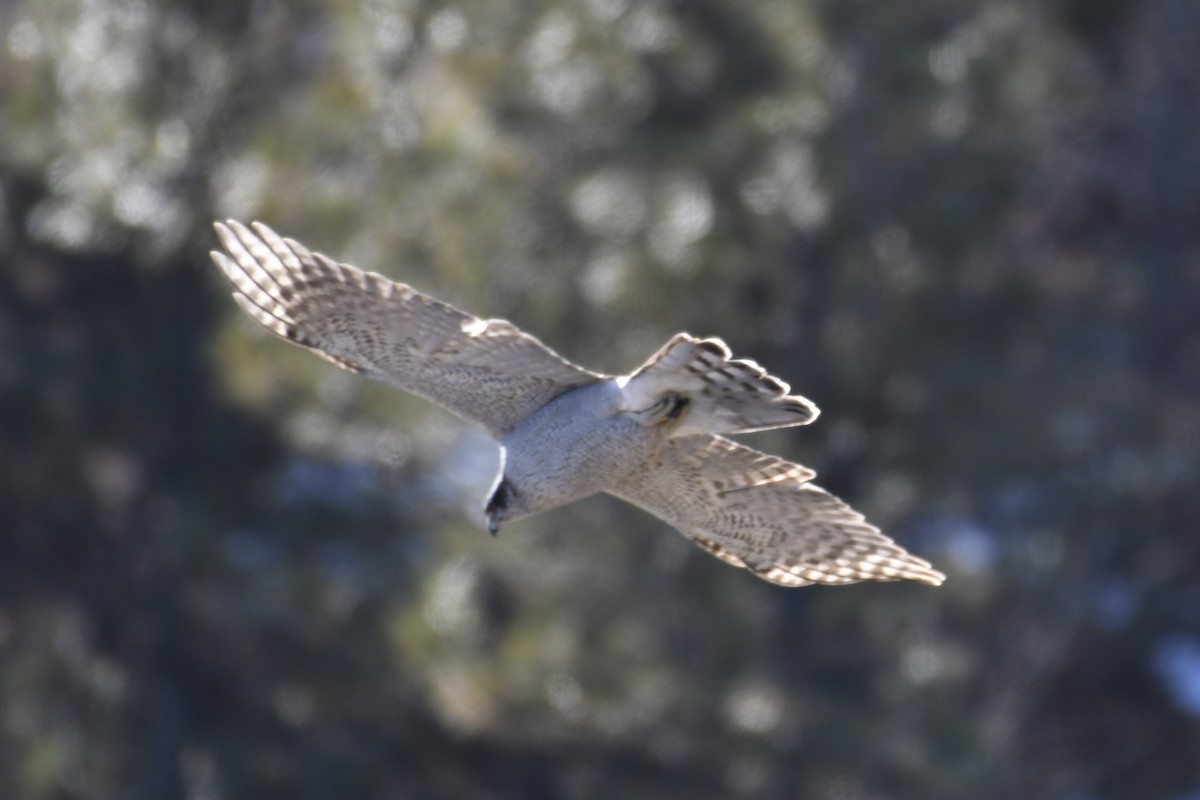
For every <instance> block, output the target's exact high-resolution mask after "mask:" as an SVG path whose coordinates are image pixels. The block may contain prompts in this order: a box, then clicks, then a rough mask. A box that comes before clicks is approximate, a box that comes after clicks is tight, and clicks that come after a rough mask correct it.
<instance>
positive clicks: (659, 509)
mask: <svg viewBox="0 0 1200 800" xmlns="http://www.w3.org/2000/svg"><path fill="white" fill-rule="evenodd" d="M814 474H815V473H813V472H812V470H809V469H807V468H805V467H802V466H800V465H799V464H793V463H791V462H789V461H784V460H783V459H781V458H776V457H775V456H770V455H766V454H765V453H760V452H758V451H756V450H751V449H750V448H748V447H743V446H741V445H739V444H735V443H733V442H731V441H729V440H728V439H724V438H722V437H720V436H705V435H701V436H688V437H684V438H675V439H667V440H666V442H665V443H664V444H663V448H662V451H661V452H660V455H659V458H658V459H657V460H651V461H650V462H648V463H647V464H646V465H645V466H644V467H643V468H642V469H640V470H635V471H634V473H633V474H632V475H630V476H628V477H627V478H625V479H624V480H622V481H621V483H620V484H618V485H617V486H616V487H614V488H612V489H610V490H609V491H610V493H611V494H614V495H616V496H617V497H620V498H621V499H623V500H627V501H628V502H630V503H633V504H634V505H636V506H639V507H641V508H643V509H645V510H646V511H649V512H650V513H651V514H654V515H655V516H657V517H660V518H662V519H663V520H665V521H667V522H669V523H670V524H671V525H674V526H675V527H676V528H678V529H679V530H680V531H681V532H682V533H683V534H684V535H685V536H687V537H688V538H690V539H691V540H693V541H694V542H696V544H698V545H700V546H701V547H702V548H704V549H705V550H707V551H708V552H710V553H712V554H713V555H715V556H716V557H717V558H720V559H722V560H723V561H726V562H728V563H730V564H733V565H734V566H736V567H745V568H747V569H749V570H750V571H751V572H753V573H754V574H756V575H758V576H759V577H760V578H764V579H765V580H768V581H771V582H772V583H778V584H780V585H782V586H804V585H806V584H810V583H830V584H843V583H856V582H858V581H865V580H875V581H891V580H900V579H908V580H914V581H922V582H924V583H930V584H933V585H935V586H936V585H938V584H940V583H941V582H942V581H943V580H944V579H945V576H944V575H942V574H941V573H940V572H938V571H937V570H935V569H933V568H932V567H931V566H930V564H929V562H927V561H925V560H923V559H920V558H917V557H916V556H914V555H911V554H910V553H908V552H907V551H906V550H905V549H904V548H902V547H900V546H899V545H897V544H896V543H895V542H893V541H892V540H891V539H889V538H888V537H886V536H884V535H883V534H882V533H880V531H879V529H878V528H876V527H874V526H872V525H870V524H868V523H867V522H866V521H865V520H864V519H863V517H862V515H861V514H859V513H858V512H856V511H854V509H852V508H850V507H849V506H848V505H846V504H845V503H843V502H842V501H841V500H839V499H837V498H836V497H834V496H833V495H831V494H829V493H828V492H826V491H825V490H824V489H821V488H819V487H817V486H813V485H812V484H811V483H809V482H808V481H809V480H811V479H812V477H813V476H814Z"/></svg>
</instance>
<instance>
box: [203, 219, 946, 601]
mask: <svg viewBox="0 0 1200 800" xmlns="http://www.w3.org/2000/svg"><path fill="white" fill-rule="evenodd" d="M216 230H217V235H218V237H219V238H220V240H221V244H222V246H223V247H224V248H225V252H224V253H222V252H217V251H214V252H213V253H212V257H213V260H214V261H215V262H216V264H217V266H218V267H220V269H221V271H222V272H223V273H224V274H225V276H226V277H227V278H228V279H229V280H230V282H231V283H232V284H233V286H234V289H235V290H236V291H235V292H234V299H235V300H237V302H238V305H240V306H241V308H242V309H243V310H244V311H245V312H246V313H247V314H249V315H250V316H251V317H253V318H254V319H255V320H257V321H258V322H259V323H261V324H262V325H263V326H264V327H266V328H267V329H269V330H271V331H273V332H274V333H276V334H278V335H280V336H282V337H284V338H285V339H288V340H289V341H292V342H295V343H296V344H300V345H303V346H305V347H308V348H310V349H312V350H313V351H315V352H316V353H317V354H318V355H320V356H322V357H324V358H327V359H329V360H330V361H332V362H333V363H335V364H337V365H338V366H341V367H344V368H346V369H349V370H351V371H354V372H359V373H362V374H364V375H369V376H371V377H374V378H378V379H380V380H384V381H387V382H389V383H392V384H395V385H396V386H399V387H400V388H403V389H406V390H408V391H410V392H412V393H414V394H417V395H420V396H422V397H425V398H427V399H429V400H432V401H433V402H435V403H437V404H438V405H441V406H443V407H445V408H447V409H449V410H450V411H453V412H454V413H456V414H458V415H459V416H461V417H463V418H465V419H468V420H471V421H473V422H477V423H479V424H481V425H483V427H484V428H486V429H487V430H488V431H489V432H490V433H491V434H492V435H493V436H494V437H495V438H496V439H497V440H498V441H499V442H500V444H501V468H500V474H499V475H498V476H497V478H496V483H495V485H494V486H493V488H492V492H491V494H490V496H489V498H488V501H487V505H486V508H485V511H486V513H487V516H488V525H489V529H491V530H492V531H493V533H494V532H495V530H496V529H497V527H498V526H499V524H500V523H501V522H505V521H510V520H515V519H520V518H522V517H526V516H529V515H531V514H536V513H538V512H541V511H546V510H549V509H552V508H556V507H558V506H561V505H564V504H566V503H570V502H573V501H575V500H578V499H581V498H583V497H587V496H588V495H591V494H595V493H597V492H608V493H610V494H613V495H615V496H617V497H620V498H622V499H624V500H627V501H628V502H630V503H633V504H634V505H637V506H639V507H641V508H643V509H645V510H647V511H649V512H650V513H652V514H654V515H655V516H658V517H660V518H662V519H663V520H665V521H667V522H668V523H670V524H671V525H674V526H675V527H677V528H678V529H679V530H680V531H681V532H682V533H683V534H684V535H685V536H687V537H689V538H690V539H692V540H693V541H695V542H696V543H697V544H698V545H699V546H700V547H702V548H704V549H705V550H707V551H708V552H710V553H712V554H713V555H715V556H717V557H718V558H720V559H722V560H724V561H726V562H728V563H730V564H733V565H735V566H739V567H745V568H747V569H749V570H750V571H752V572H753V573H754V574H756V575H758V576H759V577H761V578H764V579H765V580H768V581H771V582H772V583H776V584H780V585H783V586H802V585H805V584H810V583H827V584H844V583H854V582H856V581H862V580H883V581H886V580H898V579H909V580H916V581H922V582H924V583H930V584H934V585H937V584H940V583H941V582H942V580H943V577H944V576H943V575H942V574H941V573H940V572H938V571H936V570H934V569H933V568H932V567H931V566H930V565H929V563H928V562H926V561H925V560H923V559H920V558H917V557H916V556H913V555H911V554H909V553H908V552H906V551H905V550H904V549H903V548H901V547H900V546H899V545H897V544H895V543H894V542H893V541H892V540H891V539H889V538H887V537H886V536H884V535H883V534H882V533H880V531H879V530H878V529H877V528H875V527H873V526H872V525H870V524H868V523H867V522H866V521H865V520H864V519H863V518H862V516H861V515H859V514H858V513H857V512H855V511H854V510H853V509H851V508H850V507H849V506H847V505H846V504H845V503H843V502H842V501H841V500H838V499H837V498H836V497H834V496H833V495H831V494H829V493H828V492H826V491H824V490H823V489H820V488H818V487H816V486H814V485H812V484H811V483H810V482H809V481H810V480H811V479H812V478H813V476H814V473H813V472H812V471H811V470H809V469H806V468H805V467H802V466H800V465H798V464H793V463H790V462H788V461H784V460H783V459H780V458H776V457H775V456H771V455H766V454H764V453H759V452H757V451H755V450H752V449H750V448H748V447H743V446H742V445H739V444H735V443H734V442H731V441H729V440H728V439H725V438H723V437H721V436H719V435H717V434H721V433H746V432H750V431H756V430H767V429H770V428H779V427H786V426H790V425H803V424H807V423H809V422H811V421H812V420H813V419H815V418H816V416H817V413H818V412H817V409H816V407H815V406H814V405H813V404H812V403H810V402H809V401H808V400H806V399H804V398H803V397H799V396H796V395H790V394H789V391H790V390H789V388H788V386H787V384H786V383H784V382H783V381H781V380H779V379H778V378H775V377H773V376H771V375H769V374H768V373H767V372H766V371H765V370H764V369H763V368H762V367H760V366H759V365H758V364H755V363H754V362H753V361H745V360H738V359H734V358H733V357H732V355H731V353H730V352H729V349H728V348H727V347H726V346H725V344H724V343H723V342H721V341H720V340H719V339H697V338H694V337H692V336H689V335H688V334H686V333H681V334H678V335H676V336H675V337H673V338H672V339H671V341H669V342H668V343H667V344H666V345H665V346H664V347H663V348H662V349H661V350H659V351H658V352H657V353H655V354H654V356H652V357H651V358H650V359H649V360H648V361H647V362H646V363H645V364H644V365H643V366H642V367H640V368H639V369H638V370H636V371H635V372H633V373H631V374H630V375H627V376H620V377H615V376H608V375H601V374H599V373H595V372H591V371H590V370H586V369H583V368H582V367H579V366H576V365H575V364H572V363H570V362H569V361H567V360H566V359H564V358H562V357H561V356H559V355H558V354H557V353H555V352H554V351H552V350H551V349H550V348H548V347H546V346H545V345H544V344H542V343H541V342H540V341H538V340H537V339H536V338H534V337H533V336H530V335H529V334H527V333H523V332H522V331H520V330H519V329H517V328H516V327H515V326H514V325H512V324H511V323H509V322H506V321H504V320H495V319H493V320H484V319H481V318H479V317H475V316H473V315H471V314H467V313H465V312H463V311H460V310H458V309H457V308H454V307H453V306H451V305H448V304H446V303H443V302H440V301H438V300H435V299H433V298H432V297H429V296H427V295H424V294H421V293H420V292H417V291H416V290H414V289H413V288H411V287H409V286H407V285H405V284H402V283H396V282H394V281H391V280H389V279H387V278H385V277H383V276H381V275H377V274H375V273H370V272H364V271H362V270H360V269H358V268H357V267H352V266H350V265H348V264H339V263H336V262H334V261H332V260H331V259H329V258H327V257H326V256H324V255H321V254H320V253H314V252H312V251H310V250H308V248H306V247H304V246H303V245H302V244H300V243H298V242H296V241H294V240H292V239H284V238H281V237H280V236H278V235H277V234H276V233H275V232H274V231H272V230H271V229H270V228H268V227H267V226H266V225H263V224H261V223H257V222H256V223H254V224H253V226H252V227H250V228H248V227H246V226H244V225H242V224H241V223H238V222H235V221H232V220H230V221H228V222H226V223H219V222H218V223H217V224H216Z"/></svg>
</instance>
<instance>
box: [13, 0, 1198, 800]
mask: <svg viewBox="0 0 1200 800" xmlns="http://www.w3.org/2000/svg"><path fill="white" fill-rule="evenodd" d="M1198 37H1200V7H1197V6H1196V5H1195V4H1194V3H1192V2H1190V1H1189V0H1140V1H1134V2H1119V0H1103V1H1102V2H1097V1H1096V0H1049V2H1045V1H1042V0H1038V1H1036V2H1035V0H960V1H959V2H954V3H948V2H939V1H938V0H909V1H908V2H904V3H866V2H861V0H754V1H753V2H745V1H744V0H673V1H671V2H667V1H666V0H661V1H660V0H557V1H555V2H551V1H550V0H531V2H524V3H497V2H493V1H491V0H462V2H458V3H453V4H450V3H436V2H431V1H429V0H425V1H424V2H422V1H419V0H409V1H407V2H406V1H405V0H363V2H360V3H351V2H343V1H342V0H326V2H317V0H306V1H305V2H299V3H290V4H284V3H277V4H270V3H253V4H244V3H232V2H210V3H185V2H162V3H150V2H145V0H36V2H35V1H34V0H13V1H12V2H10V3H8V4H6V5H4V6H3V7H0V796H3V797H20V798H29V800H40V799H41V798H118V797H120V798H126V797H138V798H167V797H188V798H197V799H199V798H227V797H228V798H233V797H255V798H274V797H279V798H284V797H287V798H293V797H322V798H324V797H334V796H337V797H342V796H345V797H378V798H384V797H389V798H390V797H395V798H411V797H430V798H433V797H454V798H494V797H512V798H552V797H553V798H559V797H563V798H612V797H621V798H638V797H646V798H695V797H710V796H711V797H734V796H736V797H748V798H794V797H803V798H815V799H817V800H868V799H875V798H962V797H975V798H1011V797H1029V798H1042V797H1044V798H1064V797H1069V798H1081V799H1082V798H1105V799H1106V800H1107V799H1108V798H1113V799H1114V800H1116V799H1118V798H1119V799H1122V800H1123V799H1124V798H1131V797H1137V798H1179V800H1184V798H1193V797H1195V796H1196V795H1197V793H1200V722H1198V718H1200V613H1197V609H1198V608H1200V544H1198V542H1200V537H1198V536H1197V531H1198V529H1200V504H1198V503H1197V501H1196V497H1197V490H1198V489H1200V486H1198V485H1197V483H1198V482H1197V453H1198V452H1200V300H1198V298H1200V268H1198V266H1197V265H1198V264H1200V225H1198V223H1200V164H1198V163H1197V162H1198V161H1200V61H1198V60H1197V56H1196V52H1197V51H1196V47H1195V45H1196V42H1197V40H1198ZM228 216H233V217H238V218H243V219H250V218H259V219H263V220H265V221H267V222H269V223H270V224H271V225H272V226H273V227H275V228H276V229H278V230H280V231H281V232H284V233H285V234H288V235H293V236H295V237H297V238H300V239H302V240H303V241H305V242H306V243H308V244H310V245H311V246H313V247H318V248H320V249H322V250H324V251H325V252H327V253H330V254H331V255H335V256H337V257H338V258H341V259H344V260H347V261H351V262H354V263H357V264H359V265H361V266H364V267H367V268H370V269H375V270H379V271H382V272H384V273H386V274H388V275H390V276H392V277H395V278H398V279H401V280H405V281H408V282H411V283H413V284H414V285H416V286H418V287H419V288H422V289H425V290H428V291H430V292H433V293H435V294H437V295H439V296H442V297H445V298H447V299H449V300H452V301H453V302H456V303H458V304H460V305H462V306H464V307H466V308H468V309H470V310H472V311H475V312H477V313H482V314H486V315H492V316H500V317H506V318H510V319H513V320H514V321H516V322H517V323H518V324H520V325H521V326H523V327H525V328H526V329H528V330H530V331H532V332H534V333H535V334H537V335H539V336H542V337H543V338H545V339H546V340H547V341H549V342H551V343H552V344H553V345H554V346H555V347H556V348H557V349H559V350H560V351H562V352H563V353H564V354H566V355H568V356H569V357H573V358H575V359H577V360H579V361H581V362H583V363H585V364H587V365H589V366H593V367H595V368H598V369H603V370H607V371H612V372H617V371H627V370H629V369H631V368H633V367H634V366H636V365H637V364H638V363H639V362H640V361H641V360H642V359H643V358H645V357H646V356H647V355H648V354H649V353H651V352H652V351H653V350H654V349H656V348H657V347H658V346H659V345H660V344H661V342H662V341H664V340H665V339H666V338H667V337H668V336H669V335H670V334H671V333H673V332H675V331H676V330H680V329H687V330H690V331H692V332H693V333H697V334H715V335H720V336H723V337H724V338H726V340H727V341H728V342H729V343H730V345H731V346H732V347H733V348H734V350H735V352H737V353H739V354H741V355H745V356H749V357H753V358H755V359H757V360H759V361H761V362H762V363H764V364H767V365H769V366H770V367H771V368H772V370H773V371H774V372H775V373H777V374H779V375H781V376H782V377H784V378H785V379H787V380H789V381H791V382H792V384H793V385H794V386H795V387H796V388H797V390H799V391H801V392H803V393H804V394H806V395H808V396H810V397H812V398H813V399H814V400H815V401H816V402H817V403H818V405H820V406H821V407H822V408H823V410H824V413H823V415H822V417H821V419H820V420H819V421H818V422H817V424H816V425H815V426H814V427H812V428H811V429H806V430H800V431H790V432H786V433H784V434H770V435H765V434H760V435H757V436H756V437H753V439H752V440H751V441H750V443H751V444H753V445H755V446H759V447H762V448H765V449H774V450H778V451H780V452H784V453H786V454H787V455H789V456H791V457H794V458H797V459H799V460H802V461H803V462H804V463H807V464H811V465H813V466H814V467H816V468H817V469H818V470H819V472H820V473H821V482H822V483H823V485H825V486H827V487H829V488H830V489H831V490H833V491H835V492H836V493H838V494H840V495H843V496H845V497H846V498H847V499H849V500H851V501H853V502H854V503H855V505H857V506H859V507H861V508H862V509H863V510H864V511H865V512H866V513H868V515H869V516H870V517H871V518H872V519H873V520H874V521H876V522H877V523H879V524H880V525H882V526H883V527H884V528H886V529H887V530H888V532H889V533H891V534H892V535H893V536H895V537H896V538H897V539H899V540H900V541H901V542H903V543H904V544H906V545H907V546H909V547H910V548H912V549H913V550H915V551H917V552H919V553H921V554H923V555H926V556H928V557H930V558H931V559H932V560H934V561H935V562H936V563H937V564H938V565H939V566H941V567H943V568H944V569H945V570H946V571H947V572H948V573H949V580H948V582H947V583H946V585H945V586H943V587H941V588H940V589H938V590H931V589H928V588H925V587H919V586H908V585H896V584H890V585H870V586H867V585H860V586H855V587H851V588H841V589H827V588H811V589H804V590H798V591H785V590H782V589H779V588H776V587H772V586H769V585H767V584H764V583H760V582H758V581H756V580H754V579H753V578H752V577H751V576H749V575H747V574H745V573H743V572H740V571H737V570H733V569H730V568H729V567H727V566H725V565H722V564H720V563H719V562H717V561H716V560H714V559H711V558H710V557H708V556H706V555H705V554H703V553H701V552H700V551H699V550H697V549H696V548H694V547H692V546H691V545H690V544H688V543H687V542H686V541H685V540H684V539H682V538H681V537H678V536H676V535H674V534H672V533H670V532H669V531H668V530H667V529H666V527H665V526H664V525H662V524H660V523H658V522H657V521H656V520H653V519H651V518H649V517H647V516H645V515H643V514H641V513H640V512H638V511H636V510H634V509H631V508H628V507H625V506H622V505H620V504H619V503H617V502H616V501H612V500H608V499H604V498H595V499H591V500H588V501H586V502H584V503H581V504H578V505H576V506H572V507H570V508H566V509H562V510H560V511H556V512H553V513H549V514H546V515H543V516H541V517H537V518H534V519H531V520H528V521H526V522H522V523H520V524H514V525H513V526H510V527H509V528H508V529H506V530H505V531H504V532H503V534H502V535H501V537H500V538H499V539H498V540H497V541H491V540H489V539H488V538H487V537H486V535H485V534H484V532H483V527H482V524H481V514H480V510H479V506H480V504H481V502H482V498H483V495H484V492H485V490H486V487H487V485H488V483H489V481H490V479H491V475H492V473H493V471H494V469H495V464H496V457H495V454H494V448H492V446H491V445H490V443H489V442H488V441H487V440H486V438H485V437H484V436H483V435H482V434H480V433H477V432H474V431H472V430H471V429H470V428H468V427H467V426H465V425H463V424H461V423H459V422H458V421H457V420H454V419H452V418H451V417H449V416H448V415H446V414H444V413H442V412H440V411H438V410H436V409H433V408H430V407H429V406H427V405H426V404H424V403H423V402H421V401H418V400H415V399H413V398H407V397H404V396H401V395H398V394H396V393H394V392H390V391H388V390H386V389H384V388H381V387H378V386H374V385H369V384H366V383H365V382H360V381H357V380H356V379H354V378H352V377H351V376H349V375H346V374H344V373H341V372H339V371H337V370H335V369H334V368H332V367H330V366H329V365H327V364H325V363H324V362H322V361H320V360H318V359H315V358H313V357H312V356H311V355H309V354H307V353H304V352H302V351H300V350H298V349H296V348H291V347H288V346H286V345H285V344H283V343H281V342H279V341H278V340H275V339H273V338H270V337H269V336H268V335H266V334H264V333H262V332H260V331H259V330H258V329H257V328H256V327H255V326H254V325H253V324H252V323H250V322H248V321H247V320H245V319H243V318H242V317H241V316H240V315H239V314H238V312H237V310H236V308H235V307H234V305H233V303H232V302H230V301H229V300H228V299H227V297H226V287H225V286H224V285H223V283H222V281H221V279H220V277H219V276H218V275H217V273H216V272H215V270H213V269H212V268H211V266H210V265H209V264H208V262H207V256H206V251H207V250H208V249H209V248H211V247H213V246H214V244H215V242H214V238H213V236H212V234H211V230H210V228H209V227H208V225H209V222H210V220H211V219H213V218H214V217H222V218H223V217H228Z"/></svg>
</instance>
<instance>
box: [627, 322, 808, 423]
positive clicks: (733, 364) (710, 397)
mask: <svg viewBox="0 0 1200 800" xmlns="http://www.w3.org/2000/svg"><path fill="white" fill-rule="evenodd" d="M620 385H621V392H622V395H623V397H624V401H623V405H624V407H625V408H626V410H628V411H645V410H647V409H650V408H652V407H654V406H655V405H656V404H658V403H661V402H662V401H663V400H664V399H667V400H668V401H672V400H673V401H675V402H673V403H668V404H667V408H668V409H669V413H668V414H667V415H666V416H667V417H669V418H670V419H671V420H675V419H676V418H678V420H679V421H678V424H677V426H676V427H675V429H674V430H672V435H673V436H688V435H692V434H697V433H750V432H752V431H763V430H770V429H771V428H786V427H789V426H792V425H807V424H808V423H810V422H812V421H813V420H814V419H816V418H817V414H818V413H819V412H818V411H817V407H816V406H815V405H813V404H812V403H811V402H810V401H808V400H807V399H805V398H803V397H800V396H799V395H789V394H788V392H789V391H790V389H789V387H788V385H787V384H786V383H784V382H783V381H781V380H779V379H778V378H776V377H774V376H773V375H769V374H768V373H767V371H766V370H764V369H763V368H762V367H760V366H759V365H758V364H756V363H754V362H753V361H746V360H742V359H734V358H733V354H732V353H730V352H729V348H728V347H726V346H725V343H724V342H722V341H721V340H720V339H697V338H695V337H693V336H689V335H688V334H686V333H680V334H677V335H676V336H675V337H674V338H672V339H671V341H669V342H667V343H666V344H665V345H664V346H663V347H662V349H661V350H659V351H658V352H657V353H655V354H654V355H653V356H651V357H650V359H649V360H648V361H647V362H646V363H645V364H643V365H642V366H641V367H640V368H639V369H638V370H637V372H634V373H633V374H632V375H629V376H628V377H626V378H622V379H621V383H620ZM680 401H686V404H680Z"/></svg>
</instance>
